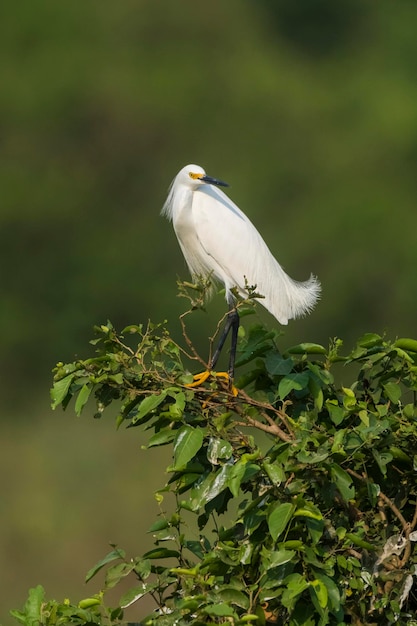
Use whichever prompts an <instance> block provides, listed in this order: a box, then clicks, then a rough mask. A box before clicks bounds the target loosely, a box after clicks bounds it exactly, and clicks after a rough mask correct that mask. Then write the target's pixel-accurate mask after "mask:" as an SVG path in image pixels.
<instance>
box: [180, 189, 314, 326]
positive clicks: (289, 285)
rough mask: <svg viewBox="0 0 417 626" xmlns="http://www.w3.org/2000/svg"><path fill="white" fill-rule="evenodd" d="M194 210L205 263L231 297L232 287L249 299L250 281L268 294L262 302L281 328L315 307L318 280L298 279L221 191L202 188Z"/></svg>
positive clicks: (198, 192)
mask: <svg viewBox="0 0 417 626" xmlns="http://www.w3.org/2000/svg"><path fill="white" fill-rule="evenodd" d="M192 212H193V218H194V225H195V229H196V234H197V237H198V239H199V241H200V243H201V246H202V249H203V250H204V253H205V254H206V255H207V258H206V260H205V263H206V265H207V266H208V267H210V269H211V270H212V271H213V272H214V275H215V276H216V278H218V279H219V280H220V281H221V282H223V283H224V284H225V287H226V295H227V296H228V295H229V294H230V289H232V288H233V287H237V288H238V290H239V292H240V293H241V295H243V296H244V295H245V294H246V291H245V282H246V283H247V284H248V285H250V286H255V287H256V291H257V292H258V293H259V294H261V295H262V296H263V298H262V299H260V302H261V304H262V305H263V306H264V307H265V308H266V309H268V310H269V311H270V313H272V315H274V316H275V317H276V319H277V320H278V321H279V322H280V323H281V324H286V323H287V322H288V319H291V318H293V317H297V316H300V315H302V314H304V313H306V312H308V311H309V310H310V309H311V308H312V306H313V305H314V303H315V301H316V300H317V297H318V293H319V290H320V288H319V284H318V283H317V281H316V280H315V279H314V278H311V279H310V281H307V282H305V283H298V282H295V281H293V280H292V279H291V278H290V277H289V276H288V275H287V274H286V273H285V272H284V270H283V269H282V267H281V266H280V265H279V263H278V261H277V260H276V259H275V258H274V257H273V255H272V254H271V252H270V250H269V248H268V246H267V245H266V243H265V242H264V240H263V239H262V237H261V235H260V234H259V232H258V231H257V229H256V228H255V226H254V225H253V224H252V222H251V221H250V220H249V218H248V217H246V215H245V214H244V213H243V212H242V211H241V210H240V209H239V207H238V206H236V204H234V202H232V201H231V200H230V198H229V197H228V196H226V194H224V193H223V192H222V191H221V190H220V189H218V188H217V187H212V186H209V185H207V186H206V185H204V186H203V187H201V188H200V189H199V190H198V191H197V192H195V193H194V199H193V206H192Z"/></svg>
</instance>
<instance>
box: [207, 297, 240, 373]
mask: <svg viewBox="0 0 417 626" xmlns="http://www.w3.org/2000/svg"><path fill="white" fill-rule="evenodd" d="M230 330H231V331H232V341H231V347H230V359H229V378H230V379H231V380H233V377H234V373H235V359H236V346H237V333H238V330H239V314H238V312H237V311H236V308H235V307H233V308H232V307H230V309H229V313H228V315H227V320H226V324H225V325H224V328H223V332H222V334H221V335H220V339H219V343H218V344H217V348H216V350H215V352H214V354H213V356H212V358H211V361H210V369H211V370H212V369H214V367H215V366H216V363H217V361H218V359H219V356H220V353H221V351H222V348H223V346H224V342H225V341H226V338H227V335H228V334H229V332H230Z"/></svg>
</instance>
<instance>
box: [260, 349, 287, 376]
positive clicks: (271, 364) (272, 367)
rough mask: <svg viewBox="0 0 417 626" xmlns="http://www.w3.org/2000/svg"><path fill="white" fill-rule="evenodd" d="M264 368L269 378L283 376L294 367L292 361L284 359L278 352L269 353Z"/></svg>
mask: <svg viewBox="0 0 417 626" xmlns="http://www.w3.org/2000/svg"><path fill="white" fill-rule="evenodd" d="M265 367H266V369H267V372H268V374H271V376H285V375H286V374H289V373H290V372H291V370H292V368H293V367H294V362H293V360H292V359H284V357H282V356H281V355H280V354H279V353H278V352H270V353H269V354H268V355H267V357H266V359H265Z"/></svg>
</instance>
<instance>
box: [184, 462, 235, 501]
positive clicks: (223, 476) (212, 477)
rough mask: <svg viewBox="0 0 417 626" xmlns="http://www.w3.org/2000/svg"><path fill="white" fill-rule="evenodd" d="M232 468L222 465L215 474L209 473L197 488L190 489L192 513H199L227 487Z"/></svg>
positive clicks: (231, 466)
mask: <svg viewBox="0 0 417 626" xmlns="http://www.w3.org/2000/svg"><path fill="white" fill-rule="evenodd" d="M232 468H233V465H229V464H226V465H223V467H222V468H221V469H220V470H218V471H217V472H216V473H213V472H210V474H208V476H206V478H205V479H204V480H203V481H202V482H201V483H200V484H199V485H197V487H195V488H194V489H192V491H191V496H190V502H189V504H190V507H191V510H192V511H195V512H197V511H199V510H200V509H201V508H203V507H204V506H206V504H208V503H209V502H210V501H211V500H214V498H215V497H216V496H218V495H219V494H220V493H221V492H222V491H223V490H224V489H225V488H226V487H227V483H228V480H229V477H230V472H231V471H232Z"/></svg>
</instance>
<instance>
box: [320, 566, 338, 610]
mask: <svg viewBox="0 0 417 626" xmlns="http://www.w3.org/2000/svg"><path fill="white" fill-rule="evenodd" d="M316 578H317V579H318V580H319V581H320V582H321V583H322V584H323V585H324V586H325V587H326V590H327V595H328V605H329V607H330V610H331V611H332V612H333V613H337V611H339V609H340V591H339V588H338V586H337V585H336V583H335V582H334V580H333V579H332V578H330V577H329V576H326V575H325V574H322V573H321V572H317V573H316Z"/></svg>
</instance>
